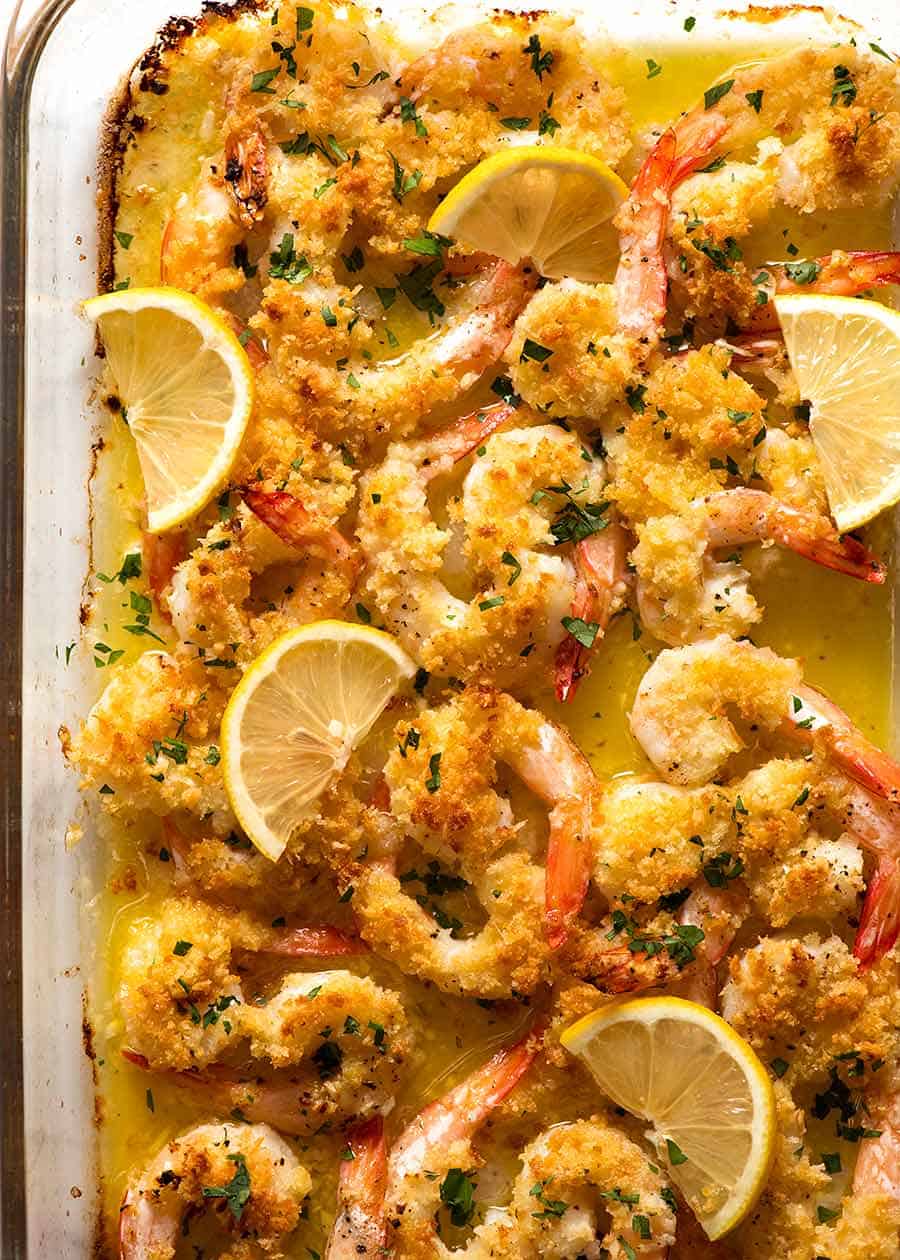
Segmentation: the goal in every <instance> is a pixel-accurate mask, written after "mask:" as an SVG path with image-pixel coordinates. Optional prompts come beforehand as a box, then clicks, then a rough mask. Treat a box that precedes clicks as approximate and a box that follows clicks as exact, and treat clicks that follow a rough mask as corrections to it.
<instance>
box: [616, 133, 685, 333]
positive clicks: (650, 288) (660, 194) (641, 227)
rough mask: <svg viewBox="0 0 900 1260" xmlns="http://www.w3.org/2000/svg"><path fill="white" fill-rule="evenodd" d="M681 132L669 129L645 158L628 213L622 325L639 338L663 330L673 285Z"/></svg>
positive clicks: (620, 291)
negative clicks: (671, 241) (668, 256)
mask: <svg viewBox="0 0 900 1260" xmlns="http://www.w3.org/2000/svg"><path fill="white" fill-rule="evenodd" d="M676 144H677V141H676V137H675V132H674V131H672V130H671V129H669V130H668V131H664V132H663V134H662V135H661V136H660V137H659V139H658V140H657V142H656V144H655V145H654V146H653V148H652V149H651V150H650V152H649V153H648V154H647V156H646V158H645V159H644V162H643V165H642V166H641V169H640V170H639V171H638V173H637V176H636V178H635V181H634V183H633V184H632V186H631V193H630V195H629V198H628V201H627V202H626V203H625V206H624V207H623V209H622V210H621V211H620V212H619V213H620V214H621V215H623V217H624V225H623V227H622V230H621V235H622V248H621V254H620V257H619V266H618V270H617V271H616V307H617V309H618V312H619V325H620V328H623V329H624V331H625V332H628V333H634V334H636V335H637V336H643V335H647V334H648V329H649V328H650V327H653V328H661V327H662V324H663V320H664V319H665V316H666V300H667V298H668V293H669V281H668V277H667V275H666V266H665V260H664V258H663V252H662V246H663V240H664V238H665V232H666V223H667V221H668V215H669V194H670V193H671V190H672V187H673V183H672V172H673V169H674V163H675V149H676Z"/></svg>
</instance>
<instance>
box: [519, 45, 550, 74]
mask: <svg viewBox="0 0 900 1260" xmlns="http://www.w3.org/2000/svg"><path fill="white" fill-rule="evenodd" d="M522 52H523V53H525V55H526V57H530V58H531V69H532V70H533V71H534V73H535V74H536V75H537V77H538V79H541V80H542V79H543V77H544V75H545V74H549V73H550V71H551V70H552V69H553V53H552V52H544V51H543V50H542V49H541V39H540V36H539V35H532V36H530V37H529V40H528V43H527V44H526V45H525V47H524V48H523V49H522Z"/></svg>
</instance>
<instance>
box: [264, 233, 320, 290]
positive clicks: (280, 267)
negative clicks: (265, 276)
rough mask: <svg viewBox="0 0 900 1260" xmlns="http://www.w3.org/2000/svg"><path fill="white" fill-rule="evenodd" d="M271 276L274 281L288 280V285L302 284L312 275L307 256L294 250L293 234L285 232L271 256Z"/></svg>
mask: <svg viewBox="0 0 900 1260" xmlns="http://www.w3.org/2000/svg"><path fill="white" fill-rule="evenodd" d="M269 275H270V277H271V278H272V279H273V280H286V281H287V282H288V284H302V282H303V281H304V280H305V279H306V278H307V277H308V276H311V275H312V267H311V266H310V265H309V263H308V262H307V260H306V257H305V255H303V254H300V255H299V256H298V255H297V253H296V252H295V250H294V234H293V232H285V234H284V236H282V238H281V244H280V245H279V246H278V248H277V249H276V250H275V251H274V252H273V253H271V254H270V255H269Z"/></svg>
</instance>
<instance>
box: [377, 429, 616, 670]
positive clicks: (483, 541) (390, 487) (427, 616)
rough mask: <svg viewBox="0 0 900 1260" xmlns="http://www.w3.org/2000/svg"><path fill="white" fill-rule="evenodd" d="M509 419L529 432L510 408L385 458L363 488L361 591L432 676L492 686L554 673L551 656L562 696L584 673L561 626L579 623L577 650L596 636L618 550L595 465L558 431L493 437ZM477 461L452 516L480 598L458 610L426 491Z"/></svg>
mask: <svg viewBox="0 0 900 1260" xmlns="http://www.w3.org/2000/svg"><path fill="white" fill-rule="evenodd" d="M514 416H515V418H516V420H517V421H518V422H519V423H521V422H522V421H523V420H526V421H527V420H528V419H529V418H530V419H532V420H534V419H536V417H533V416H529V414H528V413H525V414H521V413H517V412H516V411H515V409H514V408H512V407H511V406H508V405H500V406H498V407H495V408H493V409H488V410H486V411H484V412H477V413H475V414H474V415H472V416H468V417H466V418H465V419H464V420H462V421H458V422H457V423H456V424H454V425H451V426H450V427H449V428H447V429H442V430H439V431H438V432H437V433H436V434H433V435H432V436H430V437H426V438H422V439H419V440H418V441H416V442H411V443H397V444H395V445H393V446H391V447H390V448H389V450H388V455H387V459H386V460H385V462H384V463H383V464H382V465H381V467H380V468H378V469H376V470H374V471H373V472H370V473H367V474H366V475H365V476H364V477H363V478H362V481H361V487H360V491H361V492H360V517H359V526H358V531H359V538H360V541H361V544H362V549H363V552H364V553H365V555H366V556H367V558H368V563H369V570H368V577H367V582H368V587H369V589H370V590H371V592H372V595H373V598H374V599H375V601H376V603H377V604H378V607H379V609H380V610H381V612H382V613H383V615H384V616H385V617H386V618H387V621H388V624H389V626H390V627H391V628H392V629H394V630H395V631H396V632H397V633H398V635H399V636H400V638H401V640H402V641H403V643H404V644H405V646H406V647H407V648H408V649H409V650H410V651H411V652H412V653H413V654H414V655H415V656H416V657H417V658H418V659H419V660H421V661H422V663H423V664H424V665H425V666H426V668H428V669H429V670H431V671H433V672H438V673H450V674H453V675H455V676H457V677H462V678H467V677H469V676H471V675H472V674H473V673H475V672H477V673H478V674H479V676H483V675H484V673H485V672H489V673H490V675H491V676H492V677H493V678H494V679H495V680H496V681H498V682H503V683H505V684H510V683H512V682H513V681H515V680H517V679H520V678H524V677H527V676H533V675H534V674H535V673H536V672H539V671H541V670H544V669H546V670H547V672H548V673H549V671H550V668H551V665H552V662H553V657H554V653H555V652H557V651H559V652H560V653H563V658H562V661H561V662H560V663H559V665H558V668H559V677H560V679H561V680H562V678H563V677H565V683H566V690H567V693H568V694H571V691H572V690H573V688H574V685H575V682H576V675H577V672H578V671H579V670H582V669H583V668H584V667H583V663H582V660H581V656H580V655H577V657H576V658H575V659H573V658H572V656H571V654H566V651H565V649H563V648H562V647H559V646H558V645H560V644H561V643H563V642H564V641H565V640H566V638H568V637H569V636H568V634H567V631H566V624H571V623H568V617H567V614H569V613H573V615H574V616H576V617H580V616H582V614H586V616H585V617H584V618H583V619H584V621H585V627H583V631H582V637H583V638H584V637H585V635H586V634H588V633H592V634H593V636H594V638H599V637H600V636H601V634H602V631H603V630H604V629H605V627H606V624H607V623H608V621H609V618H610V617H611V616H612V614H613V612H614V611H615V610H616V608H617V606H618V604H619V603H620V602H621V599H622V595H623V591H624V559H625V557H624V552H625V547H624V544H623V541H622V535H621V533H620V530H619V529H618V527H617V526H615V525H613V524H611V523H610V521H609V519H608V517H606V516H605V515H604V513H605V511H606V509H607V507H608V504H607V503H606V502H605V501H604V497H603V492H604V485H605V469H604V464H603V461H602V460H600V459H597V458H595V457H593V456H592V455H591V453H590V452H589V451H587V450H586V448H585V447H584V446H583V445H582V443H581V442H580V441H579V440H578V439H577V438H576V437H575V436H574V435H573V434H571V433H566V432H564V431H563V430H562V429H560V428H558V427H556V426H555V425H535V426H533V427H530V428H515V429H512V430H509V431H504V432H495V430H496V429H498V428H499V427H500V426H501V425H503V424H505V423H507V422H509V421H510V420H512V418H513V417H514ZM481 443H483V446H480V447H479V444H481ZM476 447H479V450H478V454H477V455H476V457H475V459H474V460H473V463H472V465H471V467H470V469H469V471H468V472H467V473H466V476H465V479H464V482H463V489H462V495H461V497H460V499H458V500H457V501H456V502H455V503H451V504H450V506H449V512H450V516H451V520H453V521H456V522H458V523H459V526H460V529H461V531H463V532H464V544H463V549H462V550H463V557H464V561H465V565H464V567H465V574H464V575H463V576H464V577H467V578H468V580H469V582H470V583H471V585H472V586H473V587H474V589H475V594H474V595H473V596H472V598H471V599H468V600H466V599H464V598H460V597H459V596H457V595H455V594H453V593H451V590H450V589H449V587H448V584H447V583H448V580H450V581H452V580H453V579H454V577H455V576H456V575H453V574H448V575H447V579H446V580H445V577H444V575H443V573H442V570H443V569H444V568H445V567H447V564H446V562H447V560H448V558H450V557H452V555H453V553H454V551H455V548H451V545H450V544H451V542H452V541H453V536H452V534H451V533H450V531H447V530H442V529H440V528H439V527H438V526H437V524H436V523H435V521H434V518H433V515H432V510H431V507H430V505H429V502H428V491H429V488H430V487H431V486H432V484H433V483H434V481H435V480H436V479H437V478H438V477H440V476H443V475H445V474H447V473H449V472H450V471H451V470H452V468H453V465H454V463H455V462H457V461H458V460H460V459H462V458H463V457H464V456H466V455H468V454H469V453H470V452H471V451H472V450H474V449H475V448H476ZM572 544H576V545H575V547H574V560H573V558H572V557H571V556H570V555H569V554H567V552H571V551H572ZM450 567H451V568H452V565H451V566H450ZM588 570H589V575H588V576H585V574H586V573H587V572H588ZM576 609H577V610H578V611H575V610H576ZM588 621H589V622H590V625H591V630H590V631H588V629H587V622H588ZM577 646H578V645H577V644H576V647H577ZM561 685H562V683H561Z"/></svg>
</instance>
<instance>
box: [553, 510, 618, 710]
mask: <svg viewBox="0 0 900 1260" xmlns="http://www.w3.org/2000/svg"><path fill="white" fill-rule="evenodd" d="M627 551H628V536H627V534H626V532H625V530H624V529H623V528H622V526H621V525H619V524H616V523H613V524H612V525H609V526H608V527H607V528H606V529H604V530H602V531H601V532H600V533H597V534H592V535H591V537H590V538H583V539H582V540H581V542H580V543H578V545H577V546H576V548H575V596H574V598H573V600H572V616H573V617H575V618H577V619H579V620H581V621H585V622H587V623H588V624H589V625H590V624H593V625H596V627H597V632H596V636H595V639H594V642H595V643H596V641H597V639H599V638H601V637H602V636H603V634H604V633H605V632H606V629H607V627H608V626H609V622H610V619H611V617H612V615H613V613H614V612H615V610H616V605H617V604H618V603H620V602H621V599H622V595H623V592H624V589H625V580H626V558H627ZM592 646H593V645H592ZM589 651H590V648H586V647H585V646H584V645H583V644H582V643H579V641H578V640H577V639H576V638H575V637H574V636H573V635H571V634H567V635H566V636H565V638H564V639H562V640H561V642H560V644H559V647H558V648H557V649H556V661H555V671H554V673H555V682H556V698H557V700H559V701H560V703H561V704H565V703H566V702H567V701H569V700H571V699H572V697H573V696H574V695H575V692H576V690H577V688H578V684H579V682H580V681H581V679H582V678H584V676H585V675H586V674H587V672H588V666H587V660H588V652H589Z"/></svg>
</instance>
